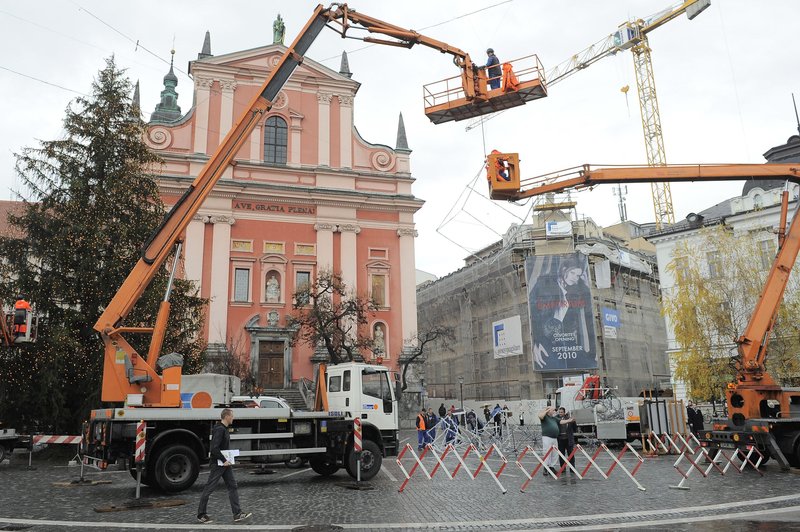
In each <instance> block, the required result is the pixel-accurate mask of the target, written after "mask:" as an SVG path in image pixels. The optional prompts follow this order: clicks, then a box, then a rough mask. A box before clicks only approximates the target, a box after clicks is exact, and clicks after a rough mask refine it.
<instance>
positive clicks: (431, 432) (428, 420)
mask: <svg viewBox="0 0 800 532" xmlns="http://www.w3.org/2000/svg"><path fill="white" fill-rule="evenodd" d="M437 423H439V418H437V417H436V414H434V413H433V408H429V409H428V415H427V416H425V428H426V429H428V430H427V438H428V439H427V441H426V443H433V440H435V439H436V424H437Z"/></svg>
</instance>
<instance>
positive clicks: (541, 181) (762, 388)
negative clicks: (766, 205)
mask: <svg viewBox="0 0 800 532" xmlns="http://www.w3.org/2000/svg"><path fill="white" fill-rule="evenodd" d="M504 160H511V161H518V160H519V157H518V155H517V154H502V153H501V154H492V155H490V156H489V165H488V166H487V168H488V171H487V176H488V178H489V185H490V196H491V197H492V199H509V200H518V199H522V198H528V197H532V196H539V195H542V194H548V193H557V192H561V191H564V190H569V189H571V190H581V189H586V188H591V187H594V186H596V185H601V184H618V183H649V182H652V181H664V182H686V181H740V180H745V179H748V180H749V179H752V180H755V181H764V180H773V179H785V180H787V181H789V182H792V183H800V165H798V164H797V163H786V164H726V165H700V164H697V165H667V166H659V167H648V166H631V167H611V168H592V167H590V166H589V165H584V166H582V167H578V168H572V169H568V170H565V171H560V172H555V173H551V174H546V175H542V176H539V177H535V178H532V179H527V180H525V181H524V183H522V184H521V181H520V178H519V163H518V162H517V164H516V165H511V166H510V167H509V168H510V171H509V172H507V173H506V175H507V177H508V180H506V177H503V176H501V175H499V173H498V171H497V167H498V166H501V165H502V161H504ZM788 205H789V193H788V192H786V191H785V192H784V193H783V197H782V203H781V221H780V225H779V229H778V252H777V254H776V256H775V260H774V261H773V263H772V267H771V268H770V270H769V273H768V274H767V278H766V282H765V283H764V287H763V288H762V291H761V294H760V296H759V299H758V302H757V303H756V305H755V308H754V309H753V313H752V315H751V316H750V320H749V322H748V324H747V326H746V328H745V329H744V331H743V332H742V334H741V336H739V338H737V339H736V340H735V342H736V344H737V350H738V358H737V361H736V377H735V381H734V382H732V383H730V384H729V385H728V388H727V390H726V391H725V396H726V401H727V405H728V418H727V419H722V420H715V421H714V422H713V430H710V431H705V432H704V433H703V434H702V436H703V439H704V440H705V443H706V445H708V446H709V447H711V448H715V449H719V448H726V447H728V448H736V449H746V448H747V447H748V446H756V447H757V448H758V449H759V451H761V452H762V454H764V455H765V457H774V458H775V459H776V460H777V461H778V462H779V463H780V464H781V467H784V468H788V467H789V463H790V462H791V463H793V464H800V388H783V387H781V386H780V385H778V384H777V383H776V382H775V380H774V379H773V378H772V376H771V375H770V374H769V372H768V371H767V367H766V360H767V354H768V353H767V348H768V346H769V341H770V337H771V335H772V331H773V328H774V326H775V320H776V317H777V315H778V309H779V308H780V304H781V300H782V299H783V294H784V291H785V290H786V285H787V283H788V281H789V275H790V273H791V270H792V267H793V266H794V263H795V261H796V259H797V254H798V251H800V216H798V215H797V213H795V215H794V217H793V218H792V221H791V223H790V224H789V225H788V228H787V227H786V223H787V218H788V212H787V211H788ZM787 458H788V460H787Z"/></svg>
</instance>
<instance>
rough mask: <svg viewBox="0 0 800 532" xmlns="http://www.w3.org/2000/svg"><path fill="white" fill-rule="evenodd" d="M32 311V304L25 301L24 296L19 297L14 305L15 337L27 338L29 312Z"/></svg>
mask: <svg viewBox="0 0 800 532" xmlns="http://www.w3.org/2000/svg"><path fill="white" fill-rule="evenodd" d="M30 311H31V304H30V303H28V302H27V301H25V297H24V296H23V295H19V296H17V302H16V303H14V336H15V337H20V336H25V335H26V334H27V333H28V312H30Z"/></svg>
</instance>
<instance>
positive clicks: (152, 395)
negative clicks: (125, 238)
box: [84, 4, 546, 491]
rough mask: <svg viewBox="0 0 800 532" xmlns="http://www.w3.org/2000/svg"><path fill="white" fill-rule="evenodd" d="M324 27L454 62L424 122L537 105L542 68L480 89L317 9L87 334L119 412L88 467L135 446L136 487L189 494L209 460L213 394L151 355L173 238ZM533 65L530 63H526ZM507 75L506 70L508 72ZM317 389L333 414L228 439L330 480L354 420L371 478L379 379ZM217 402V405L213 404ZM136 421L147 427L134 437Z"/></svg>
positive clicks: (464, 70) (388, 448) (271, 421)
mask: <svg viewBox="0 0 800 532" xmlns="http://www.w3.org/2000/svg"><path fill="white" fill-rule="evenodd" d="M325 26H329V27H331V28H333V29H334V30H335V31H337V32H338V33H340V34H341V35H342V37H346V36H347V33H348V30H349V29H350V28H351V27H352V26H360V27H361V28H363V29H366V30H367V31H368V32H370V33H379V34H382V35H384V36H387V37H389V38H390V39H382V38H381V39H378V38H374V37H369V36H368V37H364V38H363V40H364V41H367V42H372V43H378V44H385V45H391V46H400V47H406V48H410V47H412V46H414V45H415V44H420V45H423V46H426V47H429V48H433V49H435V50H438V51H440V52H442V53H446V54H449V55H451V56H452V57H453V61H454V63H455V65H456V66H457V67H458V68H459V69H460V75H459V76H458V77H457V79H458V84H457V88H456V87H455V86H454V85H453V86H451V85H449V84H448V83H449V82H447V80H445V90H443V91H439V90H437V89H433V88H432V89H431V90H430V91H429V95H430V100H428V99H426V104H427V108H426V113H428V116H429V117H430V118H431V120H432V121H433V122H434V123H442V122H447V121H449V120H460V119H463V118H470V117H474V116H478V115H480V114H485V113H488V112H492V111H494V110H495V108H497V107H512V106H515V105H522V104H523V103H525V102H526V101H529V100H531V99H535V98H539V97H543V96H545V95H546V91H545V88H544V84H543V83H542V81H541V76H540V73H541V68H540V65H538V60H535V61H534V63H536V64H537V65H538V66H536V67H535V68H533V69H532V70H529V71H526V72H521V71H518V72H517V74H516V76H515V77H514V78H512V77H511V76H509V81H514V83H513V86H512V84H510V83H509V84H506V85H501V88H499V89H494V90H488V89H487V78H486V73H485V71H483V70H481V69H480V68H479V67H477V66H476V65H474V64H473V63H472V61H471V59H470V57H469V54H467V53H466V52H464V51H462V50H460V49H458V48H455V47H453V46H450V45H449V44H447V43H444V42H441V41H437V40H435V39H431V38H429V37H426V36H424V35H421V34H419V33H417V32H415V31H412V30H406V29H403V28H400V27H398V26H394V25H392V24H389V23H386V22H383V21H381V20H378V19H375V18H372V17H369V16H367V15H364V14H362V13H359V12H357V11H355V10H354V9H351V8H349V7H348V6H347V4H332V5H331V6H330V7H328V8H325V7H323V6H322V5H318V6H317V7H316V9H315V10H314V12H313V14H312V16H311V18H310V19H309V20H308V22H307V23H306V25H305V26H304V27H303V29H302V30H301V31H300V34H299V35H298V36H297V38H296V39H295V40H294V42H293V43H292V44H291V45H290V46H289V47H288V48H287V49H286V51H285V52H284V54H283V56H282V57H281V58H280V60H279V61H278V63H277V65H276V66H275V67H274V69H273V70H272V72H271V73H270V74H269V76H268V77H267V79H266V80H265V81H264V83H263V84H262V86H261V87H260V89H259V90H258V91H257V92H256V94H255V95H254V97H253V98H252V99H251V101H250V103H249V105H248V107H247V108H246V109H245V110H244V111H243V112H242V114H241V116H240V117H239V119H238V120H237V121H236V122H235V124H234V126H233V128H232V129H231V130H230V132H228V134H227V136H226V137H225V139H224V140H223V141H222V142H221V143H220V145H219V147H218V148H217V149H216V151H215V152H214V153H213V154H212V155H211V157H210V158H209V160H208V162H207V163H206V164H205V166H204V167H203V168H202V169H201V170H200V172H199V173H198V175H197V177H196V179H195V180H194V181H193V182H192V184H191V185H190V187H189V188H188V190H186V192H185V193H184V195H183V196H182V197H181V198H180V199H179V200H178V201H177V202H176V204H175V205H174V206H173V208H172V209H171V210H170V212H169V213H168V214H167V215H166V217H165V218H164V220H163V221H162V223H161V225H160V226H159V227H158V228H157V229H156V230H155V232H154V233H153V234H152V235H151V236H150V238H149V239H148V240H147V242H146V243H145V244H144V246H143V251H142V254H141V258H140V259H139V260H138V262H137V263H136V265H135V266H134V268H133V270H132V271H131V273H130V274H129V275H128V277H127V278H126V279H125V281H124V282H123V284H122V286H121V287H120V288H119V290H118V291H117V293H116V294H115V296H114V297H113V299H112V300H111V302H110V303H109V304H108V305H107V306H106V308H105V310H104V312H103V314H102V315H101V316H100V317H99V319H98V320H97V322H96V323H95V325H94V328H95V330H96V331H97V332H98V333H100V335H101V337H102V339H103V342H104V346H105V353H104V366H103V384H102V395H101V399H102V400H103V401H105V402H110V403H115V404H119V403H123V402H124V406H122V407H116V408H109V409H101V410H94V411H93V412H92V413H91V418H90V421H89V422H87V424H86V426H85V427H84V434H85V446H86V449H85V450H86V452H87V456H89V457H90V458H91V459H92V460H93V461H94V462H95V463H96V464H97V466H98V467H101V468H102V467H105V466H107V465H108V463H109V462H112V461H115V460H118V459H120V458H122V459H125V458H130V457H133V456H134V448H135V442H136V440H137V438H140V439H141V438H142V437H143V438H144V439H145V442H146V443H145V445H146V449H147V453H146V457H145V463H144V466H143V468H144V475H143V481H144V482H145V483H146V484H150V485H153V486H158V487H160V488H162V489H163V490H165V491H180V490H183V489H186V488H188V487H189V486H191V485H192V484H193V483H194V481H195V479H196V478H197V474H198V467H199V462H200V460H201V459H203V458H205V457H207V456H208V443H209V441H208V435H209V434H210V430H211V426H212V424H213V423H214V422H215V421H216V420H218V419H219V416H220V413H221V411H220V409H219V408H218V407H219V406H222V405H220V404H218V403H215V401H214V394H213V390H209V391H195V393H193V394H182V392H181V385H182V371H181V366H182V357H181V355H179V354H175V353H171V354H168V355H164V356H161V351H162V346H163V341H164V336H165V334H166V327H167V322H168V319H169V312H170V302H169V298H170V292H171V289H172V283H173V280H174V277H175V271H176V266H177V260H178V257H179V256H180V253H181V238H182V235H183V233H184V232H185V230H186V227H187V226H188V224H189V222H190V221H191V220H192V218H193V217H194V215H195V214H196V213H197V212H198V210H199V209H200V207H201V205H202V204H203V201H204V200H205V198H206V197H207V196H208V194H209V193H210V191H211V189H212V188H213V187H214V185H215V184H216V182H217V181H218V180H219V179H220V177H221V176H222V174H223V172H224V171H225V170H226V168H227V167H228V166H229V165H230V164H231V163H232V161H233V158H234V156H235V154H236V153H238V152H239V150H240V148H241V147H242V146H243V144H244V143H245V142H249V140H248V139H249V135H250V133H251V132H252V131H253V130H254V128H255V127H256V125H257V123H258V122H259V121H260V120H262V117H263V116H264V114H265V113H266V112H267V111H269V109H270V108H271V107H272V105H273V102H274V101H275V99H276V98H277V95H278V93H279V91H280V90H281V88H283V86H284V85H285V83H286V82H287V80H288V79H289V77H290V76H291V74H292V72H293V71H294V70H295V68H297V66H298V65H300V64H301V63H302V62H303V57H304V55H305V53H306V51H307V50H308V48H309V47H310V46H311V44H312V43H313V41H314V39H315V38H316V37H317V35H318V34H319V33H320V31H321V30H322V28H323V27H325ZM533 57H534V58H535V56H533ZM511 68H512V67H511V66H509V67H506V71H508V70H510V69H511ZM173 252H174V259H173V261H174V262H173V264H172V269H171V276H170V281H169V283H168V284H167V289H166V294H165V296H164V299H163V301H162V302H161V304H160V307H159V310H158V313H157V315H156V319H155V324H154V325H153V326H152V327H130V326H126V325H125V324H124V321H125V318H126V316H127V315H128V314H129V312H130V311H131V309H132V308H133V306H134V305H135V304H136V303H137V301H138V300H139V299H140V297H141V296H142V294H143V292H144V291H145V289H146V288H147V287H148V285H149V284H150V283H151V281H152V280H153V278H154V276H155V275H156V274H157V272H158V271H159V270H160V268H161V267H162V266H163V265H164V263H165V262H166V261H167V259H168V258H169V256H170V255H171V254H173ZM128 334H149V335H150V344H149V347H148V350H147V353H146V354H140V353H138V352H137V351H136V350H135V349H134V348H133V347H132V346H131V344H130V343H128V341H126V339H125V335H128ZM318 382H323V383H325V384H326V385H325V386H323V387H322V389H321V390H320V391H319V392H318V400H319V399H320V394H321V396H322V397H321V399H322V405H323V407H324V408H321V410H327V404H328V403H327V401H328V398H329V397H330V398H331V405H332V406H333V407H334V408H336V409H337V410H336V411H316V412H275V411H273V409H252V408H240V409H237V410H236V414H235V419H236V420H235V422H234V425H233V427H234V430H235V431H236V432H235V433H234V434H233V436H232V439H233V440H234V441H238V442H239V443H240V444H241V445H243V446H244V448H243V450H242V451H241V453H242V454H241V455H240V456H242V457H244V458H253V459H258V460H280V461H283V460H284V459H286V458H287V457H289V458H291V457H294V456H298V455H303V456H304V457H308V459H309V462H310V464H311V466H312V468H313V469H314V470H315V471H316V472H317V473H319V474H322V475H328V474H332V473H333V472H335V471H336V470H337V469H339V467H340V465H344V466H345V468H346V469H347V470H348V472H349V473H350V474H351V475H352V476H356V475H355V469H354V468H355V465H354V458H353V451H352V449H353V436H352V431H353V421H352V420H353V419H354V418H355V417H358V418H359V419H361V420H362V427H363V440H362V441H363V452H362V456H361V478H362V479H368V478H370V477H371V476H374V475H375V474H376V473H377V472H378V470H379V468H380V465H381V457H382V456H383V455H387V456H390V455H393V454H396V452H397V446H398V443H397V428H398V420H397V399H396V397H395V394H394V390H393V387H392V386H391V381H390V378H389V371H388V368H386V367H383V366H374V365H368V364H340V365H337V366H333V367H329V368H327V371H323V372H321V373H320V377H319V379H318ZM223 395H224V394H223ZM137 421H143V422H144V423H145V424H146V430H145V431H144V436H140V435H139V434H140V433H139V431H138V427H137V425H138V424H137Z"/></svg>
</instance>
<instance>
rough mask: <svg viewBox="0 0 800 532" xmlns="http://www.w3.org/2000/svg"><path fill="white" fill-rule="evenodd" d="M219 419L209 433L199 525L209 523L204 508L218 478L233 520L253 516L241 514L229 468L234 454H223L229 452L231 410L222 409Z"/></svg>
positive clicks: (241, 519) (237, 491)
mask: <svg viewBox="0 0 800 532" xmlns="http://www.w3.org/2000/svg"><path fill="white" fill-rule="evenodd" d="M220 417H221V418H222V420H221V421H220V422H219V423H217V424H216V425H214V429H213V432H212V433H211V449H210V453H211V460H210V464H209V465H210V471H209V474H208V483H206V487H205V488H204V489H203V494H202V495H201V496H200V506H199V507H198V509H197V520H198V521H200V522H201V523H210V522H211V518H210V517H209V516H208V514H207V513H206V507H207V506H208V498H209V496H211V492H213V491H214V488H216V487H217V484H218V483H219V479H220V478H221V479H222V480H223V481H225V487H226V488H228V499H230V501H231V510H232V511H233V520H234V521H235V522H238V521H244V520H245V519H247V518H249V517H250V516H251V515H253V514H252V513H251V512H243V511H242V509H241V507H240V506H239V487H238V486H237V485H236V479H235V478H234V477H233V468H232V467H231V466H232V465H233V456H234V454H235V453H232V452H224V451H231V448H230V447H231V437H230V435H229V434H228V427H230V426H231V423H233V410H231V409H230V408H225V409H223V410H222V414H221V416H220Z"/></svg>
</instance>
